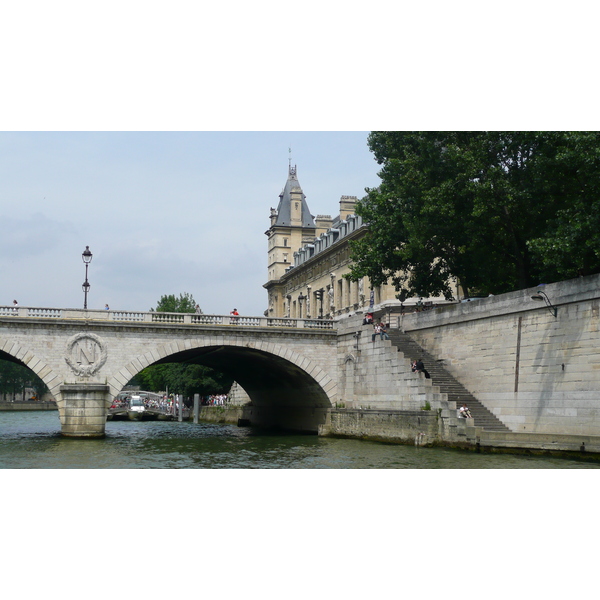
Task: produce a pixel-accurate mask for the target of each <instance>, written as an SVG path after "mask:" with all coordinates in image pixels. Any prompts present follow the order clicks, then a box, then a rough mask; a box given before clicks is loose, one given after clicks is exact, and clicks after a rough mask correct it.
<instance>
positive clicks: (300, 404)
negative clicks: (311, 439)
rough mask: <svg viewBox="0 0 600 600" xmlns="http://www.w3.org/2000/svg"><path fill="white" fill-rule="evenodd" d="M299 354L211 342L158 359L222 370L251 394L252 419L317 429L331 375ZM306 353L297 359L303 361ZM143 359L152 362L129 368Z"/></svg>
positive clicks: (328, 405) (248, 408)
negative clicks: (281, 354) (284, 354)
mask: <svg viewBox="0 0 600 600" xmlns="http://www.w3.org/2000/svg"><path fill="white" fill-rule="evenodd" d="M275 351H277V350H275ZM282 353H283V350H282ZM147 358H148V356H147V355H146V359H147ZM294 358H296V357H292V358H291V359H288V358H284V357H283V356H279V355H278V354H274V353H270V352H265V351H263V350H259V349H256V348H250V347H248V346H241V345H231V346H228V345H212V346H210V345H209V346H203V347H197V348H192V349H189V350H184V351H180V352H174V353H172V354H170V355H168V356H166V357H164V358H162V359H161V360H158V361H154V362H153V363H152V364H155V365H156V364H166V363H187V364H198V365H204V366H207V367H211V368H213V369H215V370H218V371H222V372H224V373H226V374H227V375H229V376H231V377H232V378H233V379H234V380H235V381H236V382H237V383H238V384H239V385H240V386H241V387H242V388H243V389H244V391H245V392H246V393H247V394H248V396H249V397H250V400H251V404H250V405H249V406H246V407H244V410H243V414H244V418H245V419H248V421H250V423H251V424H255V425H259V426H271V427H282V428H286V429H296V430H303V431H317V428H318V425H319V424H320V423H323V422H324V421H325V416H326V412H327V409H328V408H331V405H332V402H331V399H330V397H329V394H328V392H326V391H325V389H324V387H323V385H324V384H325V383H328V382H330V378H329V377H327V376H326V375H325V373H324V372H323V371H322V370H321V369H320V368H319V367H316V366H314V365H312V364H309V365H308V367H306V366H304V368H302V367H300V366H299V365H297V364H295V363H294V362H292V361H293V360H294ZM300 358H301V357H297V358H296V360H298V361H299V362H300ZM140 362H142V364H143V363H144V362H147V361H134V362H132V363H130V365H129V366H128V371H130V372H131V371H132V370H134V369H133V365H134V364H135V363H137V364H140ZM304 362H306V361H304ZM137 371H138V372H139V369H138V370H137ZM309 373H310V374H309ZM329 387H331V386H329Z"/></svg>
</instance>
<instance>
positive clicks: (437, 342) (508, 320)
mask: <svg viewBox="0 0 600 600" xmlns="http://www.w3.org/2000/svg"><path fill="white" fill-rule="evenodd" d="M540 290H543V291H544V292H545V294H546V295H547V297H548V298H549V300H550V302H551V304H552V305H553V306H555V307H556V308H557V316H556V317H554V315H553V314H552V312H551V311H550V310H549V309H548V307H547V306H546V305H545V303H544V302H540V301H534V300H532V298H531V297H532V296H533V295H534V294H536V293H537V292H539V291H540ZM599 325H600V275H593V276H588V277H582V278H578V279H573V280H569V281H562V282H559V283H553V284H548V285H545V286H538V287H534V288H529V289H526V290H519V291H517V292H511V293H508V294H502V295H498V296H492V297H489V298H485V299H480V300H473V301H471V302H465V303H461V304H458V305H450V306H445V307H440V308H438V309H437V310H432V311H428V312H423V313H412V314H407V315H404V316H403V317H402V318H401V321H400V327H401V328H402V329H403V330H404V331H405V332H406V333H408V334H409V335H410V336H411V337H412V338H413V339H414V340H415V341H416V342H418V343H419V344H420V345H421V346H422V347H423V348H424V349H426V350H427V351H428V352H429V353H430V354H432V355H433V356H436V357H437V358H438V359H439V360H441V361H443V363H442V364H443V365H444V367H445V368H446V369H447V370H448V371H449V372H450V373H452V375H453V376H454V377H455V378H456V379H457V380H459V381H460V382H461V383H462V384H463V385H464V386H465V387H466V388H467V389H468V390H469V391H470V392H471V393H472V394H473V395H474V396H475V397H476V398H477V399H478V400H479V401H480V402H482V403H483V404H484V405H485V406H486V407H487V408H488V409H490V410H491V411H492V412H493V413H494V414H495V415H496V416H497V417H498V418H499V419H500V420H501V421H502V422H503V423H504V424H505V425H506V426H507V427H509V429H510V430H511V431H512V432H514V433H533V434H557V435H579V436H600V336H599ZM425 366H426V367H427V365H425Z"/></svg>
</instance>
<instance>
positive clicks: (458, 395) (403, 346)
mask: <svg viewBox="0 0 600 600" xmlns="http://www.w3.org/2000/svg"><path fill="white" fill-rule="evenodd" d="M389 336H390V342H391V344H392V346H395V347H396V348H397V349H398V352H402V354H403V355H404V358H405V359H407V360H410V361H412V360H417V359H419V358H420V359H421V360H422V361H423V364H424V365H425V369H426V370H427V372H428V373H429V375H430V377H431V379H430V381H431V383H432V385H434V386H436V387H437V388H438V389H439V391H440V393H443V394H446V396H447V398H448V400H449V401H451V402H456V406H457V408H458V407H459V406H460V405H462V404H463V403H464V404H466V405H467V406H468V407H469V410H470V412H471V415H472V416H473V419H469V421H472V422H473V423H474V424H476V425H477V427H481V428H482V429H486V430H490V431H510V429H509V428H508V427H506V425H504V423H502V421H500V419H498V417H496V415H494V414H493V413H492V412H491V411H490V410H488V409H487V408H486V407H485V406H484V405H483V404H481V402H479V400H477V398H475V396H473V394H471V392H469V391H468V390H467V389H466V388H465V387H464V386H463V385H462V384H461V383H460V382H459V381H457V380H456V379H455V378H454V377H453V376H452V375H451V374H450V373H449V372H448V371H446V369H445V368H444V367H443V366H442V364H441V361H440V360H439V359H437V358H436V357H434V356H432V355H431V354H429V352H427V351H426V350H424V349H423V348H421V346H420V345H419V344H417V343H416V342H415V341H414V340H413V339H411V338H410V336H409V335H408V334H406V333H403V332H402V331H400V330H397V329H394V330H390V331H389ZM419 377H421V375H419Z"/></svg>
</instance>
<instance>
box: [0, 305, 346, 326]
mask: <svg viewBox="0 0 600 600" xmlns="http://www.w3.org/2000/svg"><path fill="white" fill-rule="evenodd" d="M6 316H12V317H25V318H28V317H29V318H36V319H40V318H42V319H84V320H88V321H89V320H94V321H113V322H137V323H165V324H170V325H180V324H181V325H200V326H202V325H223V326H228V327H229V326H235V327H281V328H294V329H334V328H335V325H334V323H335V322H334V321H331V320H329V319H285V318H283V319H282V318H278V319H275V318H272V317H246V316H242V315H240V316H232V315H204V314H200V315H199V314H195V313H167V312H136V311H122V310H84V309H73V308H33V307H28V306H18V307H12V306H0V317H6Z"/></svg>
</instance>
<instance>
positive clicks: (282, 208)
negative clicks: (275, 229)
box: [275, 165, 316, 229]
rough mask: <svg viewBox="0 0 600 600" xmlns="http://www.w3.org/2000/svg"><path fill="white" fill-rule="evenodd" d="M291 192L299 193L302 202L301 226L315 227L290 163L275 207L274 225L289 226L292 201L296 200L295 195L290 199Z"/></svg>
mask: <svg viewBox="0 0 600 600" xmlns="http://www.w3.org/2000/svg"><path fill="white" fill-rule="evenodd" d="M292 192H294V194H300V199H301V202H302V213H301V215H302V227H312V228H314V229H316V225H315V221H314V219H313V216H312V215H311V214H310V210H308V204H307V203H306V196H305V195H304V193H303V192H302V188H301V187H300V182H299V181H298V176H297V174H296V167H295V166H294V167H292V166H291V165H290V167H289V171H288V178H287V181H286V182H285V187H284V188H283V191H282V192H281V194H279V206H278V207H277V220H276V221H275V226H278V225H279V226H282V227H289V226H291V224H292V223H291V221H292V217H291V215H292V201H294V202H297V201H298V197H297V196H296V197H295V198H293V199H292Z"/></svg>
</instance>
